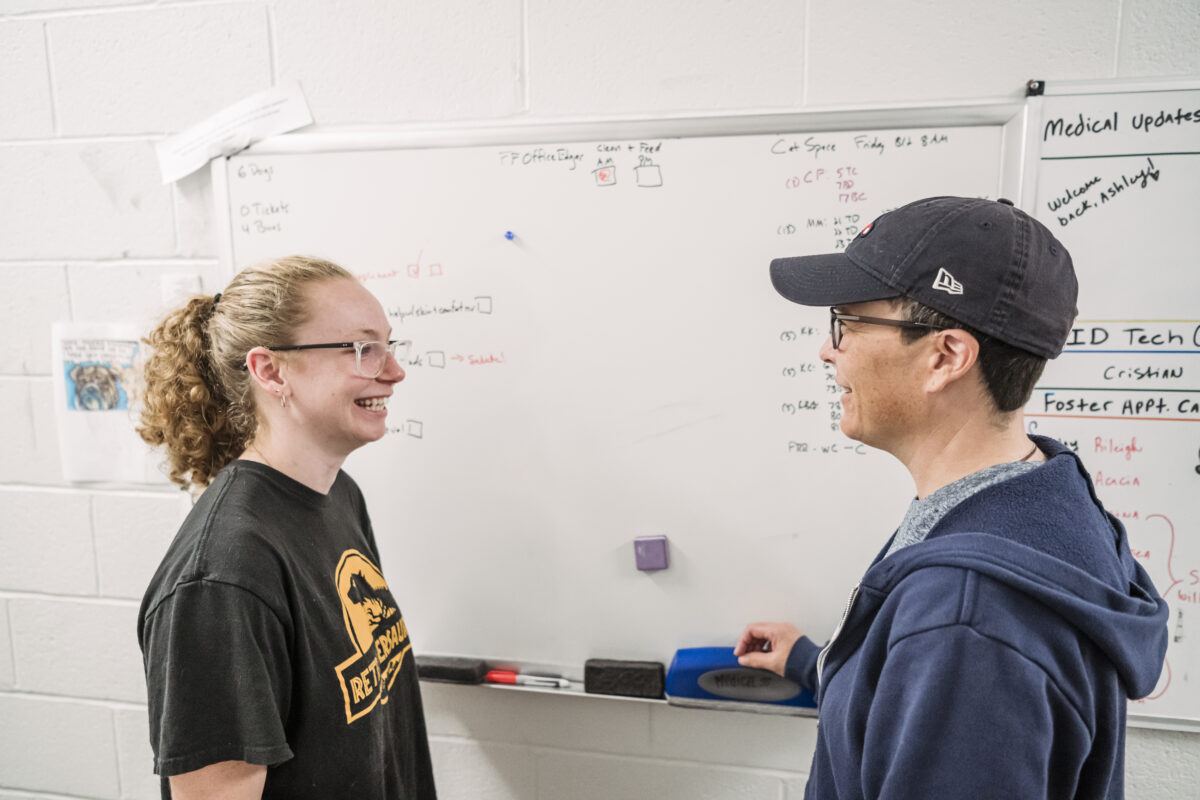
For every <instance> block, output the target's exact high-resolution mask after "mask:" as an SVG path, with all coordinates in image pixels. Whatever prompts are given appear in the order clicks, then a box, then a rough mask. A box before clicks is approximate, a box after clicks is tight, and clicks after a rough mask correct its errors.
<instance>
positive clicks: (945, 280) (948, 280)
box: [933, 268, 963, 294]
mask: <svg viewBox="0 0 1200 800" xmlns="http://www.w3.org/2000/svg"><path fill="white" fill-rule="evenodd" d="M933 288H935V289H937V290H938V291H939V292H945V293H946V294H962V293H963V288H962V284H961V283H959V282H958V281H956V280H954V276H953V275H951V274H950V273H949V272H946V270H945V269H942V268H939V269H938V274H937V277H936V278H934V279H933Z"/></svg>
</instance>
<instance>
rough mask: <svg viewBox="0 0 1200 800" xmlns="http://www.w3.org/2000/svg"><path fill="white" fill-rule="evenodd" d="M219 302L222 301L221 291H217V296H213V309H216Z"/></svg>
mask: <svg viewBox="0 0 1200 800" xmlns="http://www.w3.org/2000/svg"><path fill="white" fill-rule="evenodd" d="M219 302H221V293H220V292H217V296H216V297H214V298H213V309H216V307H217V303H219Z"/></svg>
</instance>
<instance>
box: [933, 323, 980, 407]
mask: <svg viewBox="0 0 1200 800" xmlns="http://www.w3.org/2000/svg"><path fill="white" fill-rule="evenodd" d="M978 360H979V341H978V340H977V339H976V338H975V337H974V336H972V335H971V334H969V333H967V332H966V331H964V330H959V329H958V328H951V329H949V330H944V331H937V332H936V333H934V334H933V342H932V348H931V350H930V352H929V362H928V363H929V367H930V369H929V375H928V378H927V380H926V384H925V388H926V390H927V391H930V392H940V391H943V390H944V389H946V388H947V387H949V386H951V385H952V384H955V383H957V382H958V381H960V380H962V379H963V378H964V377H966V376H967V375H968V374H969V373H970V372H971V370H972V368H973V367H974V366H975V363H976V362H977V361H978Z"/></svg>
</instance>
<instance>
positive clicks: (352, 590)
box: [335, 550, 412, 724]
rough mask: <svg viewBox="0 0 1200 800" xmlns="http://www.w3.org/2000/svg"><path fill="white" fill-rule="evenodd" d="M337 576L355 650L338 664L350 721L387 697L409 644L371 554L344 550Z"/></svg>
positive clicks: (347, 721) (346, 620) (394, 602)
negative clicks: (365, 554)
mask: <svg viewBox="0 0 1200 800" xmlns="http://www.w3.org/2000/svg"><path fill="white" fill-rule="evenodd" d="M335 579H336V582H337V591H338V597H340V598H341V600H342V617H343V619H344V620H345V622H346V634H347V635H348V636H349V637H350V642H351V644H353V645H354V648H355V650H356V651H357V652H356V653H355V655H353V656H351V657H350V658H348V659H346V660H345V661H343V662H342V663H341V664H338V665H337V676H338V681H339V682H340V683H341V687H342V696H343V697H345V699H346V724H349V723H351V722H354V720H356V719H358V718H359V717H361V716H363V715H364V714H366V713H368V712H369V711H370V710H371V709H373V708H374V707H375V706H376V705H377V704H386V703H387V701H388V690H389V689H391V688H392V683H393V682H394V681H395V680H396V676H397V675H398V674H400V665H401V664H403V663H404V656H405V654H406V653H408V652H409V651H410V650H411V649H412V645H411V644H410V643H409V641H408V628H407V627H406V626H405V625H404V618H403V617H402V616H400V608H399V607H398V606H397V605H396V599H395V598H394V597H392V593H391V592H390V591H389V590H388V586H387V581H385V580H384V579H383V573H381V572H380V571H379V568H378V567H376V566H375V565H374V564H372V563H371V561H370V559H368V558H367V557H366V556H364V555H363V554H362V553H360V552H358V551H357V550H347V551H346V552H345V553H343V554H342V558H341V560H340V561H339V562H338V566H337V573H336V578H335Z"/></svg>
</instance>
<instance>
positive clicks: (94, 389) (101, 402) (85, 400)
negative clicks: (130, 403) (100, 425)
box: [69, 364, 121, 411]
mask: <svg viewBox="0 0 1200 800" xmlns="http://www.w3.org/2000/svg"><path fill="white" fill-rule="evenodd" d="M69 374H70V376H71V380H72V381H73V382H74V383H75V407H76V408H78V409H80V410H83V411H109V410H111V409H114V408H116V407H117V405H118V404H119V403H120V401H121V392H120V381H119V378H120V377H121V373H120V372H118V371H117V370H115V369H113V368H112V367H109V366H106V365H104V364H78V365H76V366H74V367H72V368H71V372H70V373H69Z"/></svg>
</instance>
